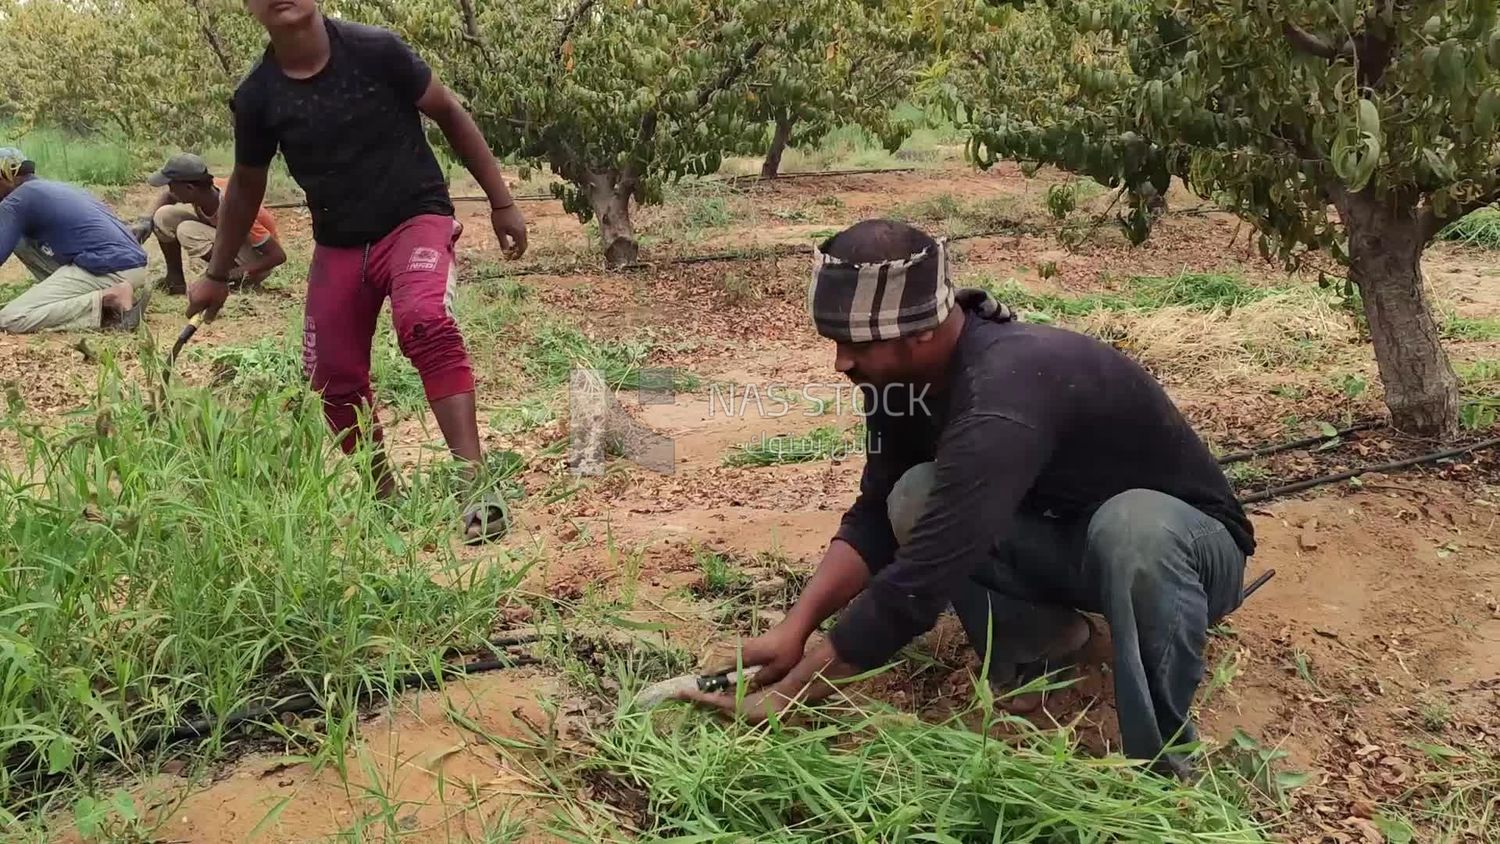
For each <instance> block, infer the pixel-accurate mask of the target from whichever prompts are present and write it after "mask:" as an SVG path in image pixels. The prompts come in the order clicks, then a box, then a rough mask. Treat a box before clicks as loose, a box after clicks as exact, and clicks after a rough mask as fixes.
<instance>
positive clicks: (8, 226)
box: [0, 148, 148, 334]
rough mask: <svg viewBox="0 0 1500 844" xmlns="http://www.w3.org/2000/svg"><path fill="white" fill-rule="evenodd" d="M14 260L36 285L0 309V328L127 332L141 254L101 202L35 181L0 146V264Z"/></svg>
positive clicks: (136, 315)
mask: <svg viewBox="0 0 1500 844" xmlns="http://www.w3.org/2000/svg"><path fill="white" fill-rule="evenodd" d="M12 255H15V256H16V257H17V258H20V259H21V263H23V264H25V265H26V268H27V269H28V270H30V271H31V274H32V275H33V276H35V277H36V280H37V283H36V284H35V285H33V286H32V287H31V288H30V289H28V290H26V292H24V293H22V294H21V295H20V296H17V297H16V298H15V299H12V300H11V301H10V303H9V304H7V305H6V306H5V307H4V308H3V309H0V331H4V332H8V333H11V334H30V333H33V332H37V331H60V330H77V329H99V328H108V329H121V330H126V331H130V330H134V329H135V327H136V326H137V325H139V324H140V321H141V314H142V313H143V312H144V311H145V307H146V300H147V293H148V291H147V290H146V251H145V250H144V249H142V248H141V245H140V243H139V242H138V241H137V240H136V238H135V237H133V236H132V235H131V233H130V230H129V229H127V228H126V227H125V224H124V223H123V222H121V221H120V219H119V218H117V217H116V216H115V215H114V214H113V213H112V212H111V211H110V210H109V209H108V208H106V207H104V204H103V203H101V202H100V201H99V200H97V199H95V198H94V197H93V196H92V195H91V194H89V193H88V192H87V191H84V190H82V189H81V188H76V187H74V186H72V185H68V184H63V183H62V182H54V181H50V180H47V179H40V178H37V175H36V165H35V164H34V163H32V162H31V161H28V160H27V158H26V156H25V155H24V154H23V153H22V152H21V151H20V150H18V149H14V148H5V149H0V263H4V262H5V261H6V260H8V259H9V258H10V256H12Z"/></svg>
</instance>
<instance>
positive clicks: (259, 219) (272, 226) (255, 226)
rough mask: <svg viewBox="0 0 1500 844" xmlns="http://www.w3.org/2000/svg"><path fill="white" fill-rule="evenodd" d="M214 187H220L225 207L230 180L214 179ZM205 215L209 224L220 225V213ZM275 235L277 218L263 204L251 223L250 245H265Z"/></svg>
mask: <svg viewBox="0 0 1500 844" xmlns="http://www.w3.org/2000/svg"><path fill="white" fill-rule="evenodd" d="M214 187H216V188H218V189H219V204H220V207H223V203H224V194H225V193H226V192H227V189H228V188H229V180H228V179H214ZM198 213H200V214H201V213H203V210H202V209H201V208H200V209H199V210H198ZM204 216H207V217H208V222H209V225H211V226H213V227H214V228H218V227H219V215H218V214H213V215H206V214H205V215H204ZM275 235H276V218H275V217H272V216H271V212H270V211H269V210H267V209H266V206H264V205H262V206H261V207H260V210H259V211H256V212H255V222H253V223H251V224H250V245H251V246H264V245H265V243H266V241H268V240H270V239H271V238H272V237H274V236H275Z"/></svg>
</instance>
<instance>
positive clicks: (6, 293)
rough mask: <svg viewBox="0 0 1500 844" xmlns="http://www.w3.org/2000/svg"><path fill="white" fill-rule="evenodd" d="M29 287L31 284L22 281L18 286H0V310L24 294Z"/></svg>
mask: <svg viewBox="0 0 1500 844" xmlns="http://www.w3.org/2000/svg"><path fill="white" fill-rule="evenodd" d="M30 287H31V283H30V282H24V281H23V282H20V283H18V284H0V308H3V307H5V306H6V305H9V304H10V303H11V300H12V299H15V298H16V297H17V296H20V295H21V294H22V293H25V292H26V291H27V290H28V289H29V288H30Z"/></svg>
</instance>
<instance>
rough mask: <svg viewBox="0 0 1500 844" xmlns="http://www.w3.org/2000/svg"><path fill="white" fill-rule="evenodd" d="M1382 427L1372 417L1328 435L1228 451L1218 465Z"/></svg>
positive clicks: (1265, 455) (1292, 449) (1291, 449)
mask: <svg viewBox="0 0 1500 844" xmlns="http://www.w3.org/2000/svg"><path fill="white" fill-rule="evenodd" d="M1383 427H1385V423H1384V422H1383V421H1380V420H1374V419H1372V420H1369V421H1367V422H1357V423H1355V424H1353V425H1350V426H1349V427H1347V428H1343V429H1341V430H1338V431H1335V432H1333V433H1332V434H1329V435H1324V434H1319V435H1317V436H1315V437H1307V438H1306V439H1300V440H1292V441H1291V442H1284V443H1278V444H1276V445H1266V446H1259V447H1256V448H1251V449H1246V450H1244V451H1231V452H1230V453H1228V454H1225V455H1222V456H1220V457H1219V465H1220V466H1227V465H1229V464H1230V463H1243V462H1244V461H1246V460H1253V459H1255V458H1257V457H1267V456H1269V455H1272V454H1280V453H1281V452H1283V451H1295V450H1297V449H1299V448H1307V447H1308V446H1314V445H1322V444H1323V443H1327V442H1333V441H1335V440H1338V439H1341V438H1343V437H1346V436H1348V435H1350V434H1354V433H1358V432H1360V431H1368V430H1370V429H1372V428H1383Z"/></svg>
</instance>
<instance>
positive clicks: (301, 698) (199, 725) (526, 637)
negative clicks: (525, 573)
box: [5, 632, 541, 783]
mask: <svg viewBox="0 0 1500 844" xmlns="http://www.w3.org/2000/svg"><path fill="white" fill-rule="evenodd" d="M538 638H540V634H536V633H522V632H516V633H508V634H504V635H501V636H497V637H496V638H494V639H491V640H489V644H490V645H491V646H494V647H497V648H503V647H511V646H515V645H523V644H526V643H528V642H533V641H536V640H537V639H538ZM539 664H541V660H539V659H537V658H536V657H534V656H527V655H525V654H507V655H505V656H503V657H492V658H490V659H480V660H475V661H473V662H465V663H457V664H453V665H444V666H443V667H441V668H439V669H429V670H427V671H414V672H411V673H408V674H401V675H399V676H397V677H396V678H395V679H394V680H392V681H391V684H390V685H389V686H388V687H383V688H377V687H375V686H373V685H371V684H369V683H366V684H364V685H363V686H362V688H361V689H360V690H359V693H358V698H359V699H360V700H373V699H375V698H377V697H380V696H382V695H390V694H395V693H397V692H402V691H405V690H407V689H412V688H424V689H430V688H432V687H434V686H436V685H437V684H438V680H439V678H442V679H451V678H456V677H470V676H474V675H476V674H485V673H487V672H491V671H501V670H504V669H507V668H521V667H523V666H528V665H539ZM322 709H323V704H322V702H320V701H319V700H318V698H317V697H316V696H314V695H310V694H305V693H304V694H297V695H293V696H291V697H288V698H283V699H281V700H279V701H276V702H275V703H258V704H254V705H252V706H246V707H244V708H243V709H238V710H236V711H234V712H231V713H229V714H228V715H225V716H222V717H214V716H209V717H205V718H199V719H196V720H193V721H188V722H185V723H182V724H178V725H177V726H165V725H163V726H159V727H155V728H152V729H149V730H147V731H146V732H145V734H144V735H143V736H142V738H141V740H140V741H139V742H137V743H136V745H135V747H133V748H132V749H131V754H132V755H138V754H141V753H146V752H148V751H151V750H154V749H156V748H158V747H161V746H163V745H170V744H176V743H178V742H183V741H191V740H193V739H200V738H203V737H204V736H207V735H211V734H213V733H214V732H215V730H220V731H223V732H228V731H230V730H233V729H235V728H236V727H239V726H240V725H242V724H246V723H250V722H254V721H261V720H265V719H269V718H277V717H280V716H282V715H304V714H307V713H310V712H319V711H322ZM117 744H118V743H117V742H116V741H115V740H114V739H113V737H110V736H106V737H105V738H104V739H103V740H101V741H100V742H99V745H98V750H99V751H101V752H103V753H105V754H109V755H114V754H115V753H116V751H117V750H118V747H117ZM22 755H23V754H20V753H16V752H12V754H11V756H12V759H11V760H7V762H6V764H5V768H6V774H7V775H8V776H9V777H10V778H12V779H16V780H22V779H27V780H34V781H37V782H39V783H46V782H47V781H49V780H55V779H58V778H61V777H62V776H64V775H63V774H44V773H42V765H43V763H42V761H41V760H40V759H38V760H36V761H32V762H30V763H29V764H28V762H27V761H25V760H22V761H15V759H16V758H17V757H21V756H22ZM32 755H33V754H29V753H28V754H24V756H26V757H30V756H32Z"/></svg>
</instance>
